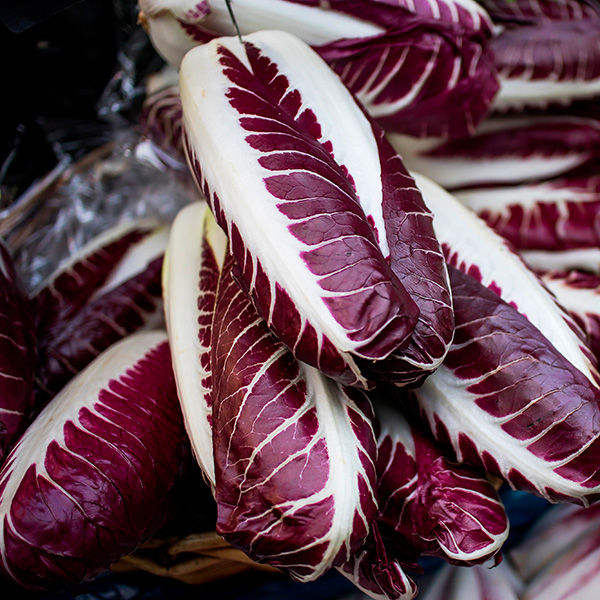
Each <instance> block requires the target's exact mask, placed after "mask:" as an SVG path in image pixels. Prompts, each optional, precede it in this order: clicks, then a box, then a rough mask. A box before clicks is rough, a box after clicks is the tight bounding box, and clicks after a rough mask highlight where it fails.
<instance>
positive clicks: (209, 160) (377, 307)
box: [180, 32, 419, 387]
mask: <svg viewBox="0 0 600 600" xmlns="http://www.w3.org/2000/svg"><path fill="white" fill-rule="evenodd" d="M246 39H247V40H248V41H246V42H245V45H242V44H241V43H240V42H239V41H238V40H237V39H236V38H221V39H220V40H219V42H215V43H211V44H207V45H205V46H201V47H198V48H196V49H194V50H193V51H192V52H190V53H189V54H188V55H187V56H186V59H185V60H184V62H183V65H182V70H181V86H180V87H181V97H182V104H183V109H184V123H185V128H186V135H187V138H188V153H189V158H190V164H191V166H192V168H193V169H194V171H195V174H196V176H197V179H198V182H199V184H200V187H201V188H202V189H203V190H204V191H205V196H206V197H207V198H208V200H209V203H210V204H211V206H212V208H213V212H214V213H215V216H216V218H217V222H218V223H219V225H220V226H221V227H222V228H223V229H224V230H225V231H226V232H227V234H228V237H229V239H230V243H231V251H232V253H233V255H234V256H235V258H236V260H237V263H238V266H239V268H236V272H235V276H236V279H237V280H238V281H239V282H240V284H241V285H242V286H243V288H244V289H245V291H246V292H247V293H248V294H249V295H250V296H251V298H252V300H253V302H254V304H255V305H256V307H257V309H258V311H259V313H260V314H261V316H262V317H263V318H265V320H266V321H267V323H268V324H269V327H271V329H272V330H273V331H274V332H275V334H276V335H277V336H278V337H279V338H280V339H281V340H282V341H283V342H284V343H285V344H286V345H287V346H288V347H289V348H291V349H292V351H293V353H294V355H295V356H296V357H297V358H298V359H300V360H302V361H304V362H306V363H308V364H311V365H312V366H314V367H317V368H319V369H321V370H322V371H323V372H324V373H325V374H327V375H329V376H332V377H335V378H337V379H338V380H339V381H340V382H342V383H344V384H348V385H358V386H363V387H368V386H369V385H370V383H369V382H368V381H366V380H365V379H364V377H363V376H362V374H361V373H360V371H359V369H358V367H357V365H356V363H355V357H361V358H367V359H370V360H378V359H381V358H384V357H386V356H388V355H389V354H390V353H391V352H392V351H394V350H396V349H397V348H401V347H404V346H406V345H407V344H408V341H409V338H410V335H411V333H412V330H413V329H414V326H415V323H416V320H417V317H418V314H419V309H418V307H417V305H416V304H415V302H414V301H413V300H412V299H411V298H410V296H409V294H408V293H407V292H406V290H405V289H404V287H403V285H402V284H401V283H400V281H399V280H398V278H397V277H396V276H395V274H394V273H393V271H392V269H390V266H389V265H388V263H387V261H386V258H385V256H384V253H385V250H384V251H383V252H382V250H380V248H379V243H378V242H380V241H378V240H377V239H376V235H375V232H374V231H373V227H372V224H371V223H370V221H369V219H368V218H367V215H366V214H365V211H366V208H365V204H368V205H369V206H375V207H377V206H379V207H380V205H381V203H382V202H383V194H384V191H383V182H382V178H383V176H382V172H383V170H384V167H385V166H384V165H382V164H381V157H380V154H379V152H378V147H377V140H376V139H375V137H374V135H373V130H372V127H371V124H370V122H369V121H368V119H367V118H366V117H365V116H364V114H363V113H362V111H361V109H360V108H359V107H358V106H357V105H356V103H355V101H354V100H353V98H352V97H351V95H350V93H349V92H348V91H347V90H346V89H345V88H344V87H343V85H342V84H341V82H340V81H339V80H338V79H337V77H335V75H334V74H333V73H332V72H331V70H330V69H329V68H328V67H327V66H326V64H325V63H324V62H322V61H321V59H320V58H319V57H318V56H317V55H316V54H315V53H314V52H313V51H312V50H311V49H310V48H309V47H308V46H306V45H305V44H304V43H302V42H301V41H299V40H297V39H295V38H293V37H292V36H290V35H288V34H285V33H282V32H261V33H260V34H253V35H249V36H247V37H246ZM300 57H301V59H300ZM223 132H227V133H226V135H224V134H223ZM232 155H234V156H235V157H236V159H235V160H236V166H235V169H236V170H235V171H229V170H228V169H225V168H224V165H225V164H228V162H230V161H231V157H232ZM411 209H412V205H411V204H410V200H407V210H411ZM380 210H381V208H379V211H380ZM371 212H372V211H369V214H371ZM378 227H379V226H378ZM379 228H381V227H379Z"/></svg>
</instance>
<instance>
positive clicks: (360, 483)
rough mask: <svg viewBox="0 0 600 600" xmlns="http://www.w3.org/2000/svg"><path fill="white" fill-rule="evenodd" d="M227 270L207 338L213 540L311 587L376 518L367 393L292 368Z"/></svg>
mask: <svg viewBox="0 0 600 600" xmlns="http://www.w3.org/2000/svg"><path fill="white" fill-rule="evenodd" d="M232 268H233V259H232V258H229V259H227V260H226V262H225V265H224V267H223V270H222V273H221V281H220V284H219V288H218V294H217V299H216V303H215V318H214V329H213V334H212V339H213V343H212V353H211V354H212V359H213V365H212V384H213V416H212V421H213V443H214V456H215V475H216V482H217V483H216V488H215V498H216V500H217V506H218V519H217V531H218V532H219V533H220V534H221V535H223V536H224V537H225V539H227V540H228V541H229V542H230V543H231V544H233V545H234V546H236V547H238V548H240V549H242V550H244V551H245V552H246V553H247V554H248V555H249V556H251V557H252V558H253V559H254V560H258V561H259V562H266V563H268V564H271V565H274V566H277V567H279V568H282V569H284V570H285V571H286V572H288V573H290V574H291V575H292V577H294V578H295V579H298V580H302V581H308V580H311V579H314V578H316V577H318V576H319V575H321V574H323V573H324V572H325V571H326V570H327V569H329V568H330V567H331V566H335V565H341V564H344V563H346V562H347V561H348V560H349V559H350V557H351V556H352V555H353V554H354V552H356V551H357V550H358V549H359V548H360V546H361V544H362V543H363V541H364V539H365V538H366V536H367V534H368V531H369V523H370V521H371V520H372V518H373V516H374V513H375V510H376V501H375V465H374V457H375V439H374V435H373V430H372V422H371V420H372V412H371V411H372V409H371V406H370V403H369V402H368V400H367V398H366V397H365V396H364V393H363V392H361V391H359V390H354V389H353V390H350V389H348V388H346V389H345V388H343V387H341V386H340V385H339V384H338V383H336V382H334V381H333V380H331V379H328V378H327V377H324V376H323V375H322V374H321V373H319V372H318V371H317V370H316V369H314V368H312V367H309V366H308V365H306V364H303V363H300V362H298V361H297V360H296V359H294V357H293V356H292V354H291V353H290V352H289V350H288V349H287V348H286V347H285V346H284V345H283V344H282V343H281V342H280V341H279V340H278V339H277V338H275V336H273V334H272V333H271V332H270V331H269V329H268V328H267V326H266V323H265V321H264V320H263V319H261V318H260V316H259V315H258V314H257V312H256V310H255V309H254V307H253V306H252V304H251V302H250V301H249V300H248V298H247V297H246V295H245V294H244V293H243V292H242V290H241V289H240V288H239V286H238V285H237V284H236V282H235V281H234V279H233V277H232V274H231V270H232Z"/></svg>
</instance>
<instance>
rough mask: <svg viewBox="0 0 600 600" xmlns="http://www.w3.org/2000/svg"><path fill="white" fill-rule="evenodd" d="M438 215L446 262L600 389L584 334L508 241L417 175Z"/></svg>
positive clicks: (437, 229) (437, 220) (437, 223)
mask: <svg viewBox="0 0 600 600" xmlns="http://www.w3.org/2000/svg"><path fill="white" fill-rule="evenodd" d="M415 181H416V182H417V185H418V186H419V188H420V189H421V191H422V192H423V196H424V198H425V201H426V202H427V204H428V206H429V207H430V208H431V209H432V211H433V214H434V227H435V230H436V234H437V236H438V239H439V240H440V242H441V243H442V247H443V248H444V253H445V255H446V260H447V261H448V263H449V264H451V265H453V266H454V267H457V268H459V269H460V270H461V271H463V272H465V273H468V274H469V275H472V276H473V277H475V278H476V279H477V280H478V281H480V282H481V283H482V284H483V285H485V286H486V287H488V288H490V289H491V290H492V291H494V292H495V293H496V294H498V295H499V296H500V297H501V298H502V299H503V300H504V301H505V302H508V303H509V304H511V305H512V306H513V307H515V308H516V309H517V310H518V311H519V312H520V313H521V314H522V315H524V316H525V317H526V318H527V319H528V320H529V321H530V322H531V323H532V325H534V327H536V328H537V329H538V330H539V331H540V332H541V334H542V335H543V336H545V338H546V339H547V340H548V341H549V342H550V343H551V344H552V345H553V346H554V348H555V349H556V351H557V352H560V353H561V354H562V355H563V356H564V357H565V358H566V359H567V360H568V361H569V362H570V363H571V365H572V366H573V367H574V368H576V369H578V370H579V371H581V373H583V374H584V375H585V377H586V378H587V379H588V380H589V382H590V383H591V384H592V385H593V386H594V387H595V388H598V381H599V380H600V377H599V375H598V372H597V361H596V360H595V358H594V357H593V356H591V353H590V351H589V349H588V348H587V346H586V345H585V335H584V334H583V332H582V331H581V329H580V328H579V327H578V326H577V324H576V323H575V322H574V321H573V319H572V318H571V317H570V316H569V314H568V313H567V312H566V311H565V310H564V309H562V308H561V307H560V306H559V305H558V304H557V303H556V299H555V298H554V297H553V296H552V294H550V292H549V291H548V290H547V289H546V288H545V287H544V286H543V284H542V283H541V282H540V280H539V278H538V277H537V276H536V275H535V274H534V273H533V272H532V271H531V270H529V269H528V268H527V267H526V266H525V265H524V264H523V262H522V260H521V259H520V258H519V256H517V254H515V253H514V252H513V251H512V249H511V248H510V246H509V245H508V244H507V242H506V241H505V240H504V239H503V238H501V237H500V236H498V235H497V234H496V233H494V231H493V230H492V229H491V228H490V227H488V226H487V225H486V224H485V223H484V222H483V221H482V220H481V219H479V218H478V217H477V216H476V215H475V214H474V213H473V212H472V211H470V210H469V209H467V208H466V207H464V206H462V205H461V204H460V202H458V201H457V200H456V199H455V198H453V197H452V196H451V195H450V194H448V193H447V192H445V191H444V190H443V189H442V188H440V187H439V186H436V185H435V184H434V183H433V182H431V181H429V180H427V179H426V178H424V177H422V176H417V175H415Z"/></svg>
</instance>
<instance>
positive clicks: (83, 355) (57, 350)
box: [36, 228, 168, 408]
mask: <svg viewBox="0 0 600 600" xmlns="http://www.w3.org/2000/svg"><path fill="white" fill-rule="evenodd" d="M167 235H168V231H167V230H166V229H165V228H162V229H158V230H156V231H155V232H152V233H149V234H147V235H144V236H142V237H141V238H140V239H139V241H138V242H137V243H135V244H132V245H130V246H129V248H128V251H127V252H126V254H125V255H124V256H123V257H121V260H120V261H119V263H118V264H116V265H115V266H114V267H113V269H112V271H111V273H110V275H109V276H108V277H107V278H106V280H105V281H104V285H103V286H101V287H99V288H97V289H96V290H94V293H93V294H91V295H89V296H88V298H87V300H86V302H85V303H82V305H81V306H79V307H78V309H77V311H76V312H73V313H71V314H69V316H68V317H63V318H62V319H61V320H59V321H56V322H55V323H53V324H52V325H51V326H50V327H48V328H46V330H45V331H44V332H43V335H41V336H40V339H39V344H38V354H37V362H38V365H37V369H36V385H37V387H38V388H39V389H38V394H37V395H38V398H37V400H36V402H37V403H42V402H44V401H45V400H46V399H49V398H50V397H52V396H53V395H54V394H55V393H56V392H58V391H60V390H61V389H62V387H63V386H64V385H65V384H66V383H67V382H68V381H69V380H70V379H71V378H72V377H73V376H74V375H76V374H77V373H79V371H81V370H82V369H83V368H85V367H86V366H87V365H88V364H89V363H90V362H91V361H92V360H93V359H94V358H96V356H98V355H99V354H100V353H101V352H103V351H104V350H106V349H107V348H108V347H109V346H111V345H112V344H114V343H115V342H117V341H119V340H120V339H122V338H123V337H125V336H127V335H129V334H131V333H133V332H135V331H139V330H142V329H153V328H156V327H160V326H163V307H162V288H161V268H162V254H163V252H164V248H165V247H166V240H167ZM40 408H41V407H40Z"/></svg>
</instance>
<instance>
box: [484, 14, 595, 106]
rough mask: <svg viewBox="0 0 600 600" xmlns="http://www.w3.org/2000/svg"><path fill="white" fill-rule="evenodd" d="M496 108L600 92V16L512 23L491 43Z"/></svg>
mask: <svg viewBox="0 0 600 600" xmlns="http://www.w3.org/2000/svg"><path fill="white" fill-rule="evenodd" d="M491 47H492V50H493V53H494V57H495V64H496V67H497V68H498V73H499V75H500V81H501V88H500V93H499V94H498V97H497V98H496V101H495V103H494V107H495V108H496V109H497V110H500V111H502V110H509V109H517V110H522V109H524V108H527V107H542V108H544V107H547V106H549V105H551V104H555V103H558V104H563V105H566V104H570V103H571V102H573V101H574V100H582V99H586V98H594V97H596V96H598V95H599V94H600V15H596V18H594V19H581V20H577V21H549V20H548V21H543V22H541V23H538V24H535V25H524V26H515V27H509V28H507V29H506V30H505V31H503V32H502V33H501V34H500V35H499V36H497V37H496V38H495V39H494V40H493V41H492V44H491Z"/></svg>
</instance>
